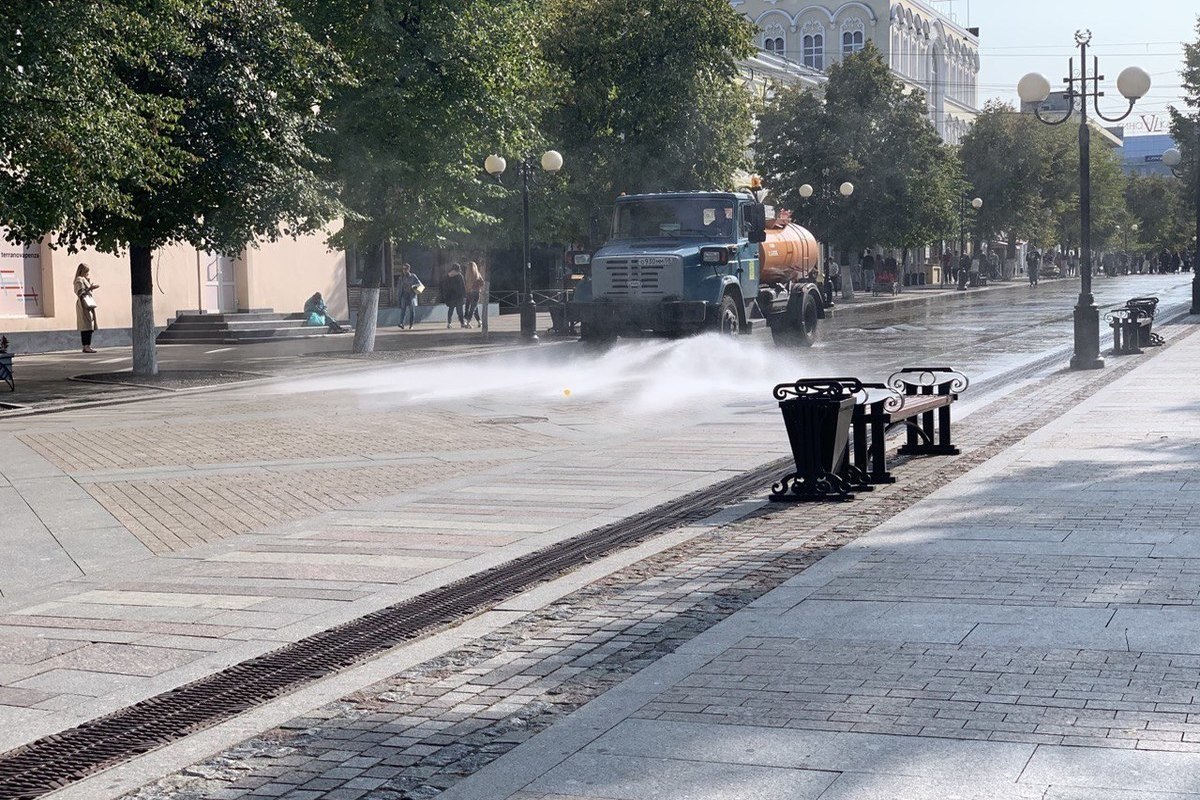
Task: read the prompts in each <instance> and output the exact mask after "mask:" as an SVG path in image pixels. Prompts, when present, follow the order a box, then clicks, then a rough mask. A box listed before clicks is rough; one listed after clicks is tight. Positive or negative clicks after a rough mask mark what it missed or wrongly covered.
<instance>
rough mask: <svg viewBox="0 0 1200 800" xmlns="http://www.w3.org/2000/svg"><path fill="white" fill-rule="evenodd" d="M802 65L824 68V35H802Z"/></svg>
mask: <svg viewBox="0 0 1200 800" xmlns="http://www.w3.org/2000/svg"><path fill="white" fill-rule="evenodd" d="M804 66H806V67H812V68H813V69H819V70H824V69H825V37H824V36H822V35H821V34H819V33H817V34H813V35H811V36H805V37H804Z"/></svg>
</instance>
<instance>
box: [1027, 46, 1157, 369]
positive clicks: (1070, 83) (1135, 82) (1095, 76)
mask: <svg viewBox="0 0 1200 800" xmlns="http://www.w3.org/2000/svg"><path fill="white" fill-rule="evenodd" d="M1091 41H1092V32H1091V31H1086V30H1084V31H1077V32H1076V33H1075V42H1076V44H1078V45H1079V75H1078V76H1076V75H1075V59H1073V58H1072V59H1071V61H1070V67H1069V73H1070V74H1069V75H1068V76H1067V77H1066V78H1065V79H1064V81H1063V82H1064V83H1066V84H1067V92H1066V100H1067V106H1068V108H1067V112H1066V114H1065V115H1064V116H1063V117H1062V118H1061V119H1046V118H1044V117H1043V116H1042V113H1041V110H1040V109H1039V108H1038V107H1037V106H1038V104H1041V103H1042V102H1044V101H1045V100H1046V98H1048V97H1049V96H1050V81H1048V80H1047V79H1046V77H1045V76H1044V75H1039V74H1038V73H1036V72H1031V73H1030V74H1028V75H1026V76H1025V77H1024V78H1022V79H1021V82H1020V83H1019V84H1017V93H1018V94H1019V95H1020V96H1021V102H1022V103H1032V104H1034V111H1033V113H1034V115H1035V116H1036V117H1037V118H1038V120H1039V121H1041V122H1044V123H1046V124H1047V125H1061V124H1063V123H1064V122H1067V121H1068V120H1070V119H1071V117H1072V116H1074V114H1075V101H1076V99H1078V100H1079V215H1080V217H1081V221H1080V222H1081V229H1082V230H1081V232H1080V250H1081V252H1080V254H1079V255H1080V259H1081V261H1082V269H1080V271H1079V277H1080V290H1079V301H1078V302H1077V303H1076V305H1075V354H1074V355H1073V356H1072V357H1071V369H1101V368H1103V367H1104V360H1103V359H1101V358H1100V312H1099V310H1098V309H1097V308H1096V298H1095V297H1094V296H1093V295H1092V178H1091V138H1090V135H1089V132H1088V101H1089V100H1091V101H1092V103H1093V108H1094V109H1095V111H1096V116H1098V117H1099V118H1100V119H1102V120H1104V121H1106V122H1120V121H1121V120H1123V119H1125V118H1126V117H1128V116H1129V115H1130V114H1131V113H1132V112H1133V105H1134V103H1136V102H1137V101H1138V100H1140V99H1141V98H1143V97H1145V96H1146V94H1147V93H1148V92H1149V91H1150V75H1149V74H1148V73H1147V72H1146V71H1145V70H1143V69H1141V68H1139V67H1127V68H1126V69H1125V70H1123V71H1122V72H1121V74H1120V75H1119V76H1118V77H1117V90H1118V91H1120V92H1121V95H1122V96H1123V97H1124V98H1125V99H1126V100H1128V101H1129V108H1128V109H1127V110H1126V111H1125V113H1124V114H1122V115H1121V116H1119V117H1107V116H1105V115H1104V114H1103V113H1102V112H1101V111H1100V98H1101V97H1103V96H1104V92H1102V91H1100V81H1102V80H1104V76H1103V75H1101V74H1100V60H1099V59H1097V58H1095V57H1093V59H1092V64H1093V69H1092V74H1091V75H1090V76H1089V75H1088V69H1087V64H1088V62H1087V48H1088V44H1089V43H1091ZM1077 85H1078V89H1077V88H1076V86H1077Z"/></svg>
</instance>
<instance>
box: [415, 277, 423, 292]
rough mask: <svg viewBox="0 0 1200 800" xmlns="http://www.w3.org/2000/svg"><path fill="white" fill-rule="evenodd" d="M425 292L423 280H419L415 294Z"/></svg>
mask: <svg viewBox="0 0 1200 800" xmlns="http://www.w3.org/2000/svg"><path fill="white" fill-rule="evenodd" d="M424 291H425V284H423V283H421V279H420V278H417V285H416V286H414V287H413V294H421V293H422V292H424Z"/></svg>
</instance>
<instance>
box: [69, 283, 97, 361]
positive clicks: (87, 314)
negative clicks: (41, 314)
mask: <svg viewBox="0 0 1200 800" xmlns="http://www.w3.org/2000/svg"><path fill="white" fill-rule="evenodd" d="M90 275H91V269H90V268H89V267H88V265H87V264H80V265H79V267H78V268H76V270H75V281H74V283H73V285H72V288H73V289H74V290H75V297H76V300H75V327H77V328H78V329H79V340H80V342H81V343H82V344H83V352H85V353H94V352H96V351H95V350H93V349H92V334H93V333H95V332H96V331H97V330H98V329H99V327H100V326H99V325H97V324H96V297H95V296H94V295H93V294H92V293H93V292H94V291H96V290H97V289H99V288H100V284H98V283H92V279H91V277H90Z"/></svg>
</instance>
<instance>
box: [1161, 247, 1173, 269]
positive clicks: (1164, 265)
mask: <svg viewBox="0 0 1200 800" xmlns="http://www.w3.org/2000/svg"><path fill="white" fill-rule="evenodd" d="M1170 268H1171V251H1170V250H1168V249H1167V248H1165V247H1164V248H1163V249H1162V252H1161V253H1159V254H1158V274H1159V275H1166V274H1167V270H1169V269H1170Z"/></svg>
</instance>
